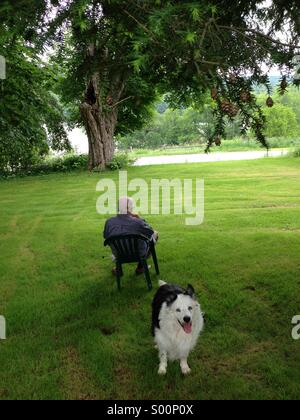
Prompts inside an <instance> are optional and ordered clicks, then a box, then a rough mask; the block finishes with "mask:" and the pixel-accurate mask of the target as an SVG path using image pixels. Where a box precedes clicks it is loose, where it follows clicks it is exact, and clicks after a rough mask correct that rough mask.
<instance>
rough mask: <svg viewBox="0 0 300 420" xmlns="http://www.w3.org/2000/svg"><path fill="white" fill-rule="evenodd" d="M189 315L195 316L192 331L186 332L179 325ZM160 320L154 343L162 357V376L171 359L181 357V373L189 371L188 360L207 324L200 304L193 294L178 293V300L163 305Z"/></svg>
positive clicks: (160, 369) (163, 283) (160, 371)
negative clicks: (191, 295)
mask: <svg viewBox="0 0 300 420" xmlns="http://www.w3.org/2000/svg"><path fill="white" fill-rule="evenodd" d="M165 284H167V283H165V282H163V281H160V282H159V286H160V287H162V286H164V285H165ZM191 308H192V310H191ZM177 309H180V312H177ZM186 315H188V316H190V317H191V319H192V333H191V334H186V333H185V331H184V330H183V328H182V326H181V325H180V323H182V322H183V318H184V317H185V316H186ZM159 321H160V328H159V329H158V328H156V329H155V342H156V344H157V348H158V350H159V359H160V365H159V371H158V373H159V375H165V374H166V373H167V366H168V360H170V361H173V360H179V361H180V367H181V371H182V373H183V374H184V375H187V374H189V373H190V372H191V369H190V368H189V365H188V361H187V360H188V356H189V354H190V352H191V351H192V350H193V349H194V347H195V346H196V344H197V340H198V338H199V336H200V333H201V331H202V330H203V327H204V319H203V314H202V312H201V307H200V304H199V303H198V302H197V301H196V300H195V299H193V298H192V297H190V296H187V295H178V297H177V299H176V301H175V302H174V303H173V304H172V305H170V306H169V307H168V306H167V303H164V304H163V305H162V308H161V311H160V315H159ZM179 322H180V323H179Z"/></svg>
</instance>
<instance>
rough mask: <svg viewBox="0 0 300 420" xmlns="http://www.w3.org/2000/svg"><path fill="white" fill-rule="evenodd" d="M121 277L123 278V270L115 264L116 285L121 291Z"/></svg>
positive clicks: (120, 265)
mask: <svg viewBox="0 0 300 420" xmlns="http://www.w3.org/2000/svg"><path fill="white" fill-rule="evenodd" d="M121 277H123V268H122V264H120V263H119V262H117V284H118V290H121Z"/></svg>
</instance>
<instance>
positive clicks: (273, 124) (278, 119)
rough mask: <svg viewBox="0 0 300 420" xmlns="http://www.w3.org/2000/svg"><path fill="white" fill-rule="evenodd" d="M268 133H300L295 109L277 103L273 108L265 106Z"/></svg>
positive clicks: (274, 135)
mask: <svg viewBox="0 0 300 420" xmlns="http://www.w3.org/2000/svg"><path fill="white" fill-rule="evenodd" d="M264 114H265V115H266V120H267V124H266V131H265V132H266V135H267V136H268V137H284V136H285V137H293V136H296V135H300V127H299V126H298V124H297V119H296V115H295V113H294V111H293V110H292V109H290V108H289V107H287V106H285V105H281V104H276V105H274V107H273V108H272V109H270V108H265V109H264Z"/></svg>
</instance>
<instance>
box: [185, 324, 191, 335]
mask: <svg viewBox="0 0 300 420" xmlns="http://www.w3.org/2000/svg"><path fill="white" fill-rule="evenodd" d="M183 329H184V332H185V333H186V334H191V332H192V324H191V323H190V322H188V323H186V324H184V326H183Z"/></svg>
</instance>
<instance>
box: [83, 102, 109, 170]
mask: <svg viewBox="0 0 300 420" xmlns="http://www.w3.org/2000/svg"><path fill="white" fill-rule="evenodd" d="M81 115H82V118H83V121H84V125H85V129H86V132H87V136H88V141H89V169H90V170H92V169H100V170H103V169H105V168H106V166H107V165H108V163H109V162H110V161H111V160H112V158H113V156H114V132H115V128H116V123H117V112H116V110H113V111H111V112H109V113H107V114H104V113H101V109H99V107H98V106H96V105H90V104H88V103H87V102H84V103H82V104H81Z"/></svg>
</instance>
